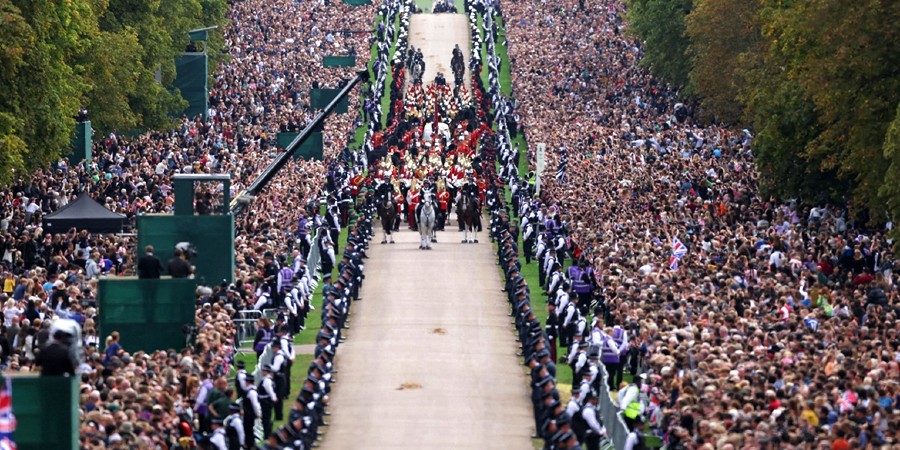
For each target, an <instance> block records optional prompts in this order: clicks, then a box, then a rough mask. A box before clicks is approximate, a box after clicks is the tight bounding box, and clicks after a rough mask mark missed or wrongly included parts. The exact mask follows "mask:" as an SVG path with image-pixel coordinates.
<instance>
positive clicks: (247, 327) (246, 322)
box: [234, 309, 263, 351]
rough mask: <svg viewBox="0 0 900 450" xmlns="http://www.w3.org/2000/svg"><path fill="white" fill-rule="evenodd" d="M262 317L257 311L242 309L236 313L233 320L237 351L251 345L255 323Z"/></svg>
mask: <svg viewBox="0 0 900 450" xmlns="http://www.w3.org/2000/svg"><path fill="white" fill-rule="evenodd" d="M262 317H263V312H262V311H260V310H258V309H244V310H241V311H238V313H237V316H236V317H235V319H234V328H235V333H236V335H237V338H236V339H235V341H236V342H237V347H238V351H240V349H241V348H243V347H246V346H249V345H252V344H253V338H254V337H256V322H257V321H259V319H260V318H262Z"/></svg>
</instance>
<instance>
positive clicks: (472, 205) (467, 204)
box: [456, 191, 481, 244]
mask: <svg viewBox="0 0 900 450" xmlns="http://www.w3.org/2000/svg"><path fill="white" fill-rule="evenodd" d="M456 214H457V217H458V219H459V221H460V223H461V224H464V227H463V231H464V232H465V233H464V234H463V240H462V243H463V244H467V243H475V244H477V243H478V227H480V226H481V210H480V208H479V206H478V198H477V197H476V196H475V195H474V194H472V193H466V192H463V191H460V192H459V193H458V194H457V195H456Z"/></svg>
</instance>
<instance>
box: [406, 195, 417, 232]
mask: <svg viewBox="0 0 900 450" xmlns="http://www.w3.org/2000/svg"><path fill="white" fill-rule="evenodd" d="M407 198H408V199H409V211H407V212H406V217H407V223H409V229H410V230H413V231H415V230H417V228H416V206H418V205H419V189H418V188H410V189H409V193H408V194H407Z"/></svg>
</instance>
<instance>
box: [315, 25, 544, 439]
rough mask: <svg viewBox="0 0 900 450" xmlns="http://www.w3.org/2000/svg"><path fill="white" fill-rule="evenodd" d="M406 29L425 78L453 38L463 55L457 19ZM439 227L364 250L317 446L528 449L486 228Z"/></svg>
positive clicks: (445, 60)
mask: <svg viewBox="0 0 900 450" xmlns="http://www.w3.org/2000/svg"><path fill="white" fill-rule="evenodd" d="M410 36H411V40H410V41H411V45H413V46H415V47H416V48H422V52H423V55H425V58H426V71H427V73H428V74H430V76H431V78H430V79H433V77H434V74H435V73H436V72H444V73H445V74H448V73H449V72H450V70H449V65H450V64H449V62H450V57H451V53H452V49H453V47H454V46H455V45H457V44H459V45H460V47H461V48H462V49H466V50H464V54H468V50H467V49H468V46H469V27H468V23H467V20H466V18H465V16H463V15H457V14H438V15H421V14H419V15H414V16H413V18H412V20H411V29H410ZM432 42H434V43H437V44H435V45H436V46H437V47H436V48H432V47H431V45H432V44H431V43H432ZM442 67H443V68H442ZM428 76H429V75H427V74H426V77H425V80H429V78H427V77H428ZM466 78H467V79H468V78H469V76H468V75H467V77H466ZM485 222H486V221H485ZM446 230H447V231H443V232H439V233H438V238H439V240H438V243H436V244H434V245H433V250H431V251H421V250H419V249H418V244H419V235H418V233H416V232H412V231H408V230H406V227H405V226H402V227H401V231H400V232H399V233H395V234H394V237H395V240H396V243H395V244H393V245H390V244H388V245H378V244H374V245H372V246H371V249H370V251H369V254H370V256H371V259H369V260H368V261H369V262H368V263H367V267H366V284H365V285H364V287H363V291H362V294H361V295H362V297H363V298H364V299H365V300H363V301H361V302H359V303H358V304H355V305H354V308H353V316H352V324H351V329H350V330H348V336H350V339H348V340H347V342H346V343H345V344H344V345H343V346H342V348H341V353H340V354H338V356H337V360H336V367H337V370H338V372H339V373H338V374H337V377H336V378H337V380H338V383H337V384H335V385H334V387H333V389H332V392H331V403H330V404H331V406H330V407H329V410H330V411H333V415H332V416H331V425H330V426H329V427H328V431H327V434H326V436H325V438H324V441H323V442H322V446H323V448H326V449H330V450H331V449H360V448H365V449H388V448H390V449H395V448H435V449H438V448H440V449H486V448H496V449H527V448H531V447H532V444H531V440H530V438H529V436H530V435H531V433H532V432H533V424H534V418H533V417H532V408H531V406H530V403H529V392H528V383H527V380H526V375H525V371H524V370H523V369H522V367H521V366H520V364H519V362H518V360H517V358H516V356H515V355H516V352H517V351H518V347H517V344H516V341H515V336H514V333H512V327H511V325H510V320H509V317H508V316H507V302H506V298H505V296H504V294H502V293H501V292H500V288H501V287H502V286H501V284H502V283H501V278H500V274H499V271H498V269H497V266H496V264H495V263H496V257H495V256H494V254H493V246H492V245H491V244H490V243H489V241H488V239H486V238H487V235H486V233H485V235H484V237H485V239H483V240H482V241H481V243H479V244H474V245H473V244H460V243H459V240H460V238H461V236H462V234H459V233H457V228H456V226H455V224H454V226H448V227H447V228H446Z"/></svg>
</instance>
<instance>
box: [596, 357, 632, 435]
mask: <svg viewBox="0 0 900 450" xmlns="http://www.w3.org/2000/svg"><path fill="white" fill-rule="evenodd" d="M597 368H598V369H599V370H600V378H601V380H602V382H601V383H600V394H599V395H598V397H600V414H601V415H602V416H603V425H604V426H605V427H606V436H607V438H609V439H610V440H612V442H613V446H614V447H615V449H616V450H623V449H624V448H625V440H626V439H628V433H629V430H628V426H627V425H625V419H624V418H623V417H622V412H621V411H619V402H617V401H616V398H614V397H613V395H612V393H611V392H609V383H607V380H608V379H609V374H608V373H607V372H606V366H604V365H603V364H597Z"/></svg>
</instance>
